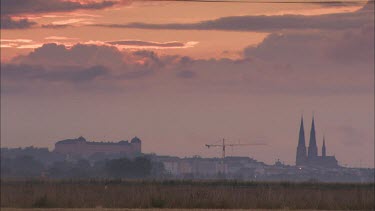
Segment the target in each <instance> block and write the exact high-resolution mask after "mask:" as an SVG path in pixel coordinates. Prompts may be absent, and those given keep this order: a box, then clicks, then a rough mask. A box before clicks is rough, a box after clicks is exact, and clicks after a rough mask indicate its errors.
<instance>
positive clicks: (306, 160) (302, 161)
mask: <svg viewBox="0 0 375 211" xmlns="http://www.w3.org/2000/svg"><path fill="white" fill-rule="evenodd" d="M296 166H307V167H326V168H335V167H339V165H338V163H337V160H336V158H335V156H327V154H326V143H325V138H324V137H323V146H322V156H319V155H318V146H317V144H316V133H315V121H314V117H313V119H312V123H311V130H310V142H309V146H308V148H307V152H306V145H305V132H304V126H303V117H302V118H301V125H300V129H299V137H298V145H297V153H296Z"/></svg>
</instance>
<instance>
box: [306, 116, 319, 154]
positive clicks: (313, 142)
mask: <svg viewBox="0 0 375 211" xmlns="http://www.w3.org/2000/svg"><path fill="white" fill-rule="evenodd" d="M316 157H318V147H317V145H316V138H315V123H314V116H313V118H312V123H311V131H310V142H309V148H308V154H307V158H308V159H314V158H316Z"/></svg>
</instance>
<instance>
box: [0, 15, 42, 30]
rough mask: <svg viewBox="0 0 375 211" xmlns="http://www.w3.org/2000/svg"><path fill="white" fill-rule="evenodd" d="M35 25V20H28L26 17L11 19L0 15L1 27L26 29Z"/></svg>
mask: <svg viewBox="0 0 375 211" xmlns="http://www.w3.org/2000/svg"><path fill="white" fill-rule="evenodd" d="M35 25H36V22H33V21H29V20H28V19H27V18H23V19H18V20H15V19H12V18H11V17H8V16H1V29H27V28H31V27H33V26H35Z"/></svg>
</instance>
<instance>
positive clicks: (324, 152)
mask: <svg viewBox="0 0 375 211" xmlns="http://www.w3.org/2000/svg"><path fill="white" fill-rule="evenodd" d="M325 156H327V154H326V140H325V138H324V136H323V146H322V157H325Z"/></svg>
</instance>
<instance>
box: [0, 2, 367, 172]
mask: <svg viewBox="0 0 375 211" xmlns="http://www.w3.org/2000/svg"><path fill="white" fill-rule="evenodd" d="M280 2H281V1H280V0H276V1H264V0H259V1H258V0H257V1H255V0H240V1H236V2H197V1H137V0H133V1H130V0H105V1H103V0H90V1H89V0H2V1H1V146H2V147H26V146H38V147H49V148H50V149H51V150H52V149H53V147H54V143H55V142H56V141H59V140H62V139H67V138H75V137H78V136H84V137H85V138H86V139H88V140H91V141H119V140H129V139H131V138H132V137H134V136H138V137H140V138H141V140H142V141H143V142H142V150H143V152H145V153H156V154H161V155H176V156H181V157H184V156H195V155H198V156H202V157H220V156H221V154H220V149H215V148H210V149H207V148H206V147H205V144H211V143H215V142H218V141H219V140H220V139H222V138H225V139H226V140H227V143H242V144H245V143H265V144H267V145H265V146H251V145H250V146H242V147H233V148H230V149H228V150H227V155H229V156H249V157H252V158H254V159H257V160H259V161H263V162H265V163H268V164H272V163H274V162H275V161H276V160H277V159H280V160H281V161H282V162H284V163H285V164H294V162H295V156H296V148H297V142H298V130H299V123H300V119H301V117H302V116H303V118H304V123H305V134H306V136H307V137H306V145H307V146H308V141H309V138H308V135H309V133H310V126H311V120H312V116H314V117H315V124H316V125H315V126H316V131H317V143H318V151H319V154H320V153H321V145H322V140H323V135H324V136H325V140H326V147H327V154H328V155H335V156H336V158H337V160H338V161H339V164H340V165H343V166H354V167H374V3H373V1H372V2H365V1H360V0H356V1H342V2H336V3H329V4H328V3H324V2H323V3H322V2H321V1H315V2H314V1H304V0H300V1H297V2H295V1H293V2H294V3H280Z"/></svg>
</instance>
